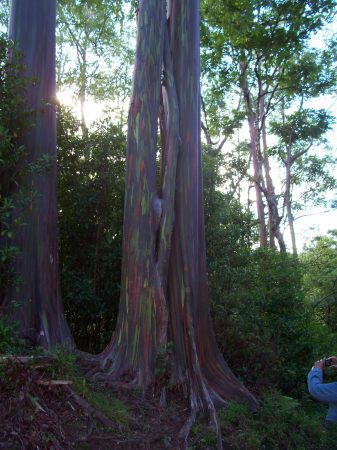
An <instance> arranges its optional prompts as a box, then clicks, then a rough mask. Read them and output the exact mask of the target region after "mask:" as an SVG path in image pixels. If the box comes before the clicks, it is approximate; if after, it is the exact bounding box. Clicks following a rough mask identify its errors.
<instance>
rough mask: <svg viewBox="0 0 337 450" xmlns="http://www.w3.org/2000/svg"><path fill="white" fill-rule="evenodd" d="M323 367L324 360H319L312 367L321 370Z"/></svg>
mask: <svg viewBox="0 0 337 450" xmlns="http://www.w3.org/2000/svg"><path fill="white" fill-rule="evenodd" d="M324 366H325V359H320V360H319V361H316V362H315V364H314V367H316V368H318V369H321V370H323V367H324Z"/></svg>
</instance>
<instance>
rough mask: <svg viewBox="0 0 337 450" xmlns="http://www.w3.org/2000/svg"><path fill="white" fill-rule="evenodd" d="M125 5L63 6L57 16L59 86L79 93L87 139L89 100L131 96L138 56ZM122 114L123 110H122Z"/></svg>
mask: <svg viewBox="0 0 337 450" xmlns="http://www.w3.org/2000/svg"><path fill="white" fill-rule="evenodd" d="M124 3H125V2H124V0H103V1H98V0H91V1H90V2H88V1H85V0H71V1H69V0H60V1H59V2H58V16H57V19H58V20H57V22H58V23H57V44H58V46H57V47H58V52H57V84H58V88H62V87H66V88H68V89H69V88H70V89H72V90H73V91H74V94H75V97H76V98H77V99H78V101H79V103H80V113H81V128H82V134H83V135H86V134H87V131H88V130H87V123H86V118H85V105H86V102H87V100H88V98H90V97H91V98H95V100H107V99H109V100H114V101H115V102H116V103H118V101H119V100H120V103H121V104H123V102H124V100H125V98H126V97H127V95H129V86H130V82H131V80H130V77H129V73H130V66H131V58H132V55H133V52H132V51H131V48H130V46H129V41H130V40H132V37H133V27H132V28H131V30H130V28H129V27H128V26H127V24H126V22H127V20H128V15H127V14H126V11H127V9H128V8H127V6H126V5H125V4H124ZM119 107H120V109H121V110H122V108H123V106H122V105H119Z"/></svg>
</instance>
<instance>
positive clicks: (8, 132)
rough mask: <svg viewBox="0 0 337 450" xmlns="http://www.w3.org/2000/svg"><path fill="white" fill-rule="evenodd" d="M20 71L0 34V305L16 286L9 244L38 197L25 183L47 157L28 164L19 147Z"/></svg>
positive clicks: (26, 122) (23, 124)
mask: <svg viewBox="0 0 337 450" xmlns="http://www.w3.org/2000/svg"><path fill="white" fill-rule="evenodd" d="M22 70H23V65H22V63H21V55H20V54H19V53H18V52H17V51H16V49H15V47H14V45H13V43H10V42H8V41H7V38H6V37H4V36H3V35H1V34H0V98H1V102H0V179H1V183H0V304H1V303H2V301H3V299H4V297H5V293H6V292H7V291H8V289H10V288H13V287H15V286H17V285H18V283H19V282H20V279H19V276H18V274H17V273H16V272H15V269H14V261H15V259H16V257H17V256H18V255H19V254H20V248H19V247H18V246H17V245H15V244H14V243H13V242H14V240H15V239H14V238H15V234H16V233H17V231H18V230H19V229H20V228H21V227H24V226H25V218H26V213H27V212H29V210H30V209H31V208H33V207H34V201H35V199H36V196H37V195H38V194H37V191H36V189H35V188H34V186H32V184H31V183H29V182H28V181H27V180H28V179H29V175H31V174H38V173H43V172H47V171H48V169H49V168H50V158H49V157H48V155H42V156H41V158H39V159H38V160H36V161H35V162H34V163H29V162H28V161H27V154H26V150H25V148H24V147H23V146H22V145H21V144H20V141H21V137H22V135H23V133H24V132H27V130H29V129H30V128H31V127H33V126H34V123H33V111H31V110H29V109H28V108H27V106H26V102H25V90H26V89H27V88H28V87H29V85H30V83H31V82H32V80H29V79H23V78H22V77H21V72H22ZM27 175H28V176H27Z"/></svg>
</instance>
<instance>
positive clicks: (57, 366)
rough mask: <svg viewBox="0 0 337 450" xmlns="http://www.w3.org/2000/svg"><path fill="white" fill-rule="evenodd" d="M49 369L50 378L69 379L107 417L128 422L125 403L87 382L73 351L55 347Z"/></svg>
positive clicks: (125, 423) (115, 420)
mask: <svg viewBox="0 0 337 450" xmlns="http://www.w3.org/2000/svg"><path fill="white" fill-rule="evenodd" d="M49 370H50V376H51V377H52V378H61V379H67V380H71V381H72V387H73V389H74V390H75V391H76V392H77V393H78V394H79V395H81V396H82V397H83V398H85V399H86V400H87V401H88V402H89V403H90V404H91V406H93V407H94V408H95V409H98V410H99V411H101V412H102V413H103V414H104V415H105V416H107V417H108V418H109V419H111V420H112V421H114V422H116V423H119V424H123V425H127V424H128V421H129V412H128V408H127V407H126V405H125V404H124V403H123V402H122V401H121V400H119V399H117V398H115V397H114V396H113V395H112V393H110V392H109V391H108V390H106V391H104V392H102V391H101V390H100V389H101V388H100V386H96V385H95V384H93V383H89V382H88V381H87V380H86V378H85V377H84V376H83V375H82V374H81V370H80V368H79V366H78V364H77V356H76V355H75V354H74V353H69V352H66V351H65V350H64V349H63V348H61V347H57V348H55V350H54V351H53V362H52V364H51V366H50V368H49Z"/></svg>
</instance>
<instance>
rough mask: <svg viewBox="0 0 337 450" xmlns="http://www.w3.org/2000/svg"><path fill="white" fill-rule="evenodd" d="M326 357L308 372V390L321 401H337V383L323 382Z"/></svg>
mask: <svg viewBox="0 0 337 450" xmlns="http://www.w3.org/2000/svg"><path fill="white" fill-rule="evenodd" d="M324 363H325V359H321V360H319V361H316V362H315V364H314V366H313V368H312V369H311V370H310V372H309V373H308V390H309V392H310V394H311V395H312V396H313V397H314V398H316V399H317V400H320V401H321V402H337V383H336V382H335V383H325V384H323V367H324Z"/></svg>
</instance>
